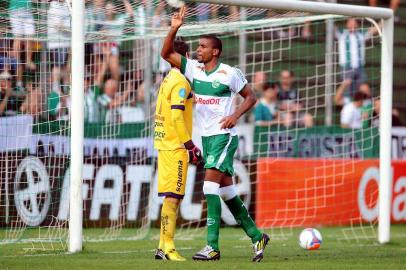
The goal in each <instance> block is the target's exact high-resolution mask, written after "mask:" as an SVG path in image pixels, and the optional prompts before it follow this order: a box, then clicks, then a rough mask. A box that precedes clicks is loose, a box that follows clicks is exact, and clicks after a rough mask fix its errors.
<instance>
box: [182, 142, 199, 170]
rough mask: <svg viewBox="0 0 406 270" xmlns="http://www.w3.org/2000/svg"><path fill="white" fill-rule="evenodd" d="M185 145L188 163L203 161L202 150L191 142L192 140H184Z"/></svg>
mask: <svg viewBox="0 0 406 270" xmlns="http://www.w3.org/2000/svg"><path fill="white" fill-rule="evenodd" d="M185 147H186V149H187V150H188V152H189V162H190V163H192V164H194V165H198V164H199V163H201V162H203V155H202V151H201V150H200V149H199V147H197V146H196V145H195V144H194V143H193V142H192V140H190V141H187V142H185Z"/></svg>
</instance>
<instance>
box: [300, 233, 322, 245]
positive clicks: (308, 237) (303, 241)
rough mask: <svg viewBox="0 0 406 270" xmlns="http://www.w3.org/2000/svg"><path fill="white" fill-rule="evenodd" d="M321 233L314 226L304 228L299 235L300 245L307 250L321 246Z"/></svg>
mask: <svg viewBox="0 0 406 270" xmlns="http://www.w3.org/2000/svg"><path fill="white" fill-rule="evenodd" d="M322 240H323V239H322V238H321V234H320V232H319V231H318V230H316V229H313V228H307V229H304V230H303V231H302V232H301V233H300V236H299V245H300V246H301V247H302V248H304V249H307V250H315V249H318V248H319V247H320V246H321V243H322Z"/></svg>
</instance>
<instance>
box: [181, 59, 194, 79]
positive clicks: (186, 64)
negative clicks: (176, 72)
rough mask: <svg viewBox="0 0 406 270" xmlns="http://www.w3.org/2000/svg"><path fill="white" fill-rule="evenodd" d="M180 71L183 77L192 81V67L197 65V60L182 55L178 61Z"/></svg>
mask: <svg viewBox="0 0 406 270" xmlns="http://www.w3.org/2000/svg"><path fill="white" fill-rule="evenodd" d="M180 62H181V63H180V72H181V73H182V74H183V75H185V77H186V78H187V79H188V80H189V81H190V82H192V81H193V77H194V76H193V68H194V67H195V66H196V65H197V62H196V61H194V60H191V59H187V58H186V57H184V56H183V55H182V56H181V61H180Z"/></svg>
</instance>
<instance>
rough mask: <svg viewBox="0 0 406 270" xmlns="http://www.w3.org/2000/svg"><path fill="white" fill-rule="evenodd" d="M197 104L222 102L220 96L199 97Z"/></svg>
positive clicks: (217, 103)
mask: <svg viewBox="0 0 406 270" xmlns="http://www.w3.org/2000/svg"><path fill="white" fill-rule="evenodd" d="M196 101H197V104H203V105H219V104H220V99H219V98H207V99H205V98H201V97H199V98H197V99H196Z"/></svg>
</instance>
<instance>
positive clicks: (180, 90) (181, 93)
mask: <svg viewBox="0 0 406 270" xmlns="http://www.w3.org/2000/svg"><path fill="white" fill-rule="evenodd" d="M178 94H179V97H181V98H185V97H186V89H185V88H181V89H179V92H178Z"/></svg>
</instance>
